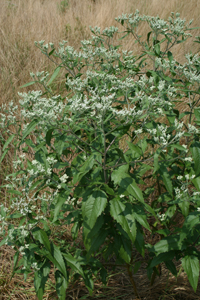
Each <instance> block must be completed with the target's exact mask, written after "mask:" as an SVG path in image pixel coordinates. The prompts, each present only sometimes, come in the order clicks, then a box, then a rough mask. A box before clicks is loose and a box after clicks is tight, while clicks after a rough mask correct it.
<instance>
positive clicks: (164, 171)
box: [159, 165, 173, 196]
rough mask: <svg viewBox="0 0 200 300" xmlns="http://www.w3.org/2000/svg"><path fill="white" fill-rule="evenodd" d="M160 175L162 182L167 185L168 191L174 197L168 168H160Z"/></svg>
mask: <svg viewBox="0 0 200 300" xmlns="http://www.w3.org/2000/svg"><path fill="white" fill-rule="evenodd" d="M159 170H160V171H159V172H160V174H161V175H162V180H163V182H164V184H165V187H166V189H167V191H168V192H169V194H170V195H171V196H172V195H173V185H172V181H171V178H170V175H169V172H168V170H167V168H166V167H165V166H163V165H161V166H160V169H159Z"/></svg>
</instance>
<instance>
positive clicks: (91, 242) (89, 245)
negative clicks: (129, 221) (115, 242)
mask: <svg viewBox="0 0 200 300" xmlns="http://www.w3.org/2000/svg"><path fill="white" fill-rule="evenodd" d="M107 235H108V231H107V230H100V231H99V232H98V233H97V234H96V235H95V236H92V238H90V234H88V236H87V240H86V242H85V241H84V244H85V247H86V249H87V251H88V253H87V256H86V257H87V258H88V259H89V258H90V257H91V255H92V254H93V253H94V252H95V251H97V250H98V249H99V247H100V246H102V245H103V243H104V241H105V238H106V237H107Z"/></svg>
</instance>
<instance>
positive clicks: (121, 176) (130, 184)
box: [111, 165, 144, 203]
mask: <svg viewBox="0 0 200 300" xmlns="http://www.w3.org/2000/svg"><path fill="white" fill-rule="evenodd" d="M127 166H128V165H126V166H122V167H126V168H127ZM111 178H112V180H113V181H114V183H115V184H119V185H120V187H122V188H123V189H124V191H126V192H128V193H129V194H131V195H132V196H134V197H135V198H136V199H137V200H139V201H140V202H142V203H144V198H143V195H142V191H141V190H140V188H139V187H138V186H137V184H136V182H135V180H134V179H133V178H132V177H131V176H130V175H129V174H126V173H125V172H124V170H123V169H122V168H121V167H120V168H118V169H117V170H115V171H113V173H112V175H111Z"/></svg>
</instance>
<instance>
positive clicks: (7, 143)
mask: <svg viewBox="0 0 200 300" xmlns="http://www.w3.org/2000/svg"><path fill="white" fill-rule="evenodd" d="M14 137H15V134H12V135H11V136H10V137H9V138H8V139H7V141H6V142H5V144H4V146H3V149H2V151H4V150H5V149H6V147H7V146H8V145H9V144H10V143H11V142H12V140H13V139H14Z"/></svg>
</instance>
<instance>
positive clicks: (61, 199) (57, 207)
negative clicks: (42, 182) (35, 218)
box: [52, 194, 66, 222]
mask: <svg viewBox="0 0 200 300" xmlns="http://www.w3.org/2000/svg"><path fill="white" fill-rule="evenodd" d="M65 201H66V195H61V194H60V195H59V196H58V199H57V203H56V205H55V208H54V218H53V221H52V222H55V221H57V219H58V218H57V217H58V214H59V212H60V210H61V207H62V205H63V204H64V203H65Z"/></svg>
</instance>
